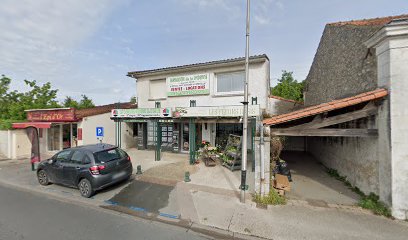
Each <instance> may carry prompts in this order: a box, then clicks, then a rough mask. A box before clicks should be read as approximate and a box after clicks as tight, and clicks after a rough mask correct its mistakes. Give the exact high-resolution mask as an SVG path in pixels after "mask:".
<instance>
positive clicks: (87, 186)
mask: <svg viewBox="0 0 408 240" xmlns="http://www.w3.org/2000/svg"><path fill="white" fill-rule="evenodd" d="M78 188H79V192H80V193H81V195H82V197H86V198H89V197H91V196H92V195H93V194H94V191H93V188H92V185H91V182H90V181H89V180H88V179H86V178H84V179H82V180H81V181H79V184H78Z"/></svg>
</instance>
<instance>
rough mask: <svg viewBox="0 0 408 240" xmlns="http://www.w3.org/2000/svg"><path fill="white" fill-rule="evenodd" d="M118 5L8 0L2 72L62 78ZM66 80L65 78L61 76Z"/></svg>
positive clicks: (2, 14)
mask: <svg viewBox="0 0 408 240" xmlns="http://www.w3.org/2000/svg"><path fill="white" fill-rule="evenodd" d="M113 9H115V3H114V1H109V0H86V1H85V0H84V1H74V0H65V1H54V0H35V1H30V0H21V1H15V0H6V1H2V6H1V8H0V29H1V34H0V73H1V74H3V73H4V74H9V75H16V76H19V77H22V78H28V79H32V78H41V80H42V81H50V80H55V81H58V80H57V79H60V78H61V77H60V74H61V73H63V74H66V73H67V72H68V71H69V69H70V65H69V59H71V58H72V57H73V55H81V54H83V55H86V57H89V58H92V57H94V56H92V55H89V54H87V53H81V52H78V51H76V48H77V47H78V46H79V45H80V44H81V43H83V42H84V41H85V40H87V39H88V38H89V37H90V36H92V35H93V34H94V33H95V32H96V31H97V30H98V29H99V28H100V27H101V25H102V24H103V23H104V21H105V19H106V17H107V16H108V15H109V14H110V13H111V11H112V10H113ZM60 81H62V80H60Z"/></svg>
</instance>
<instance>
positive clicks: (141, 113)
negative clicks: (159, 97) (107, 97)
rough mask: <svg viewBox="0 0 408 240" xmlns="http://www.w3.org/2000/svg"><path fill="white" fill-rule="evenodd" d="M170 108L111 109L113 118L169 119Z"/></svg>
mask: <svg viewBox="0 0 408 240" xmlns="http://www.w3.org/2000/svg"><path fill="white" fill-rule="evenodd" d="M171 115H172V112H171V109H170V108H135V109H112V112H111V117H113V118H149V117H158V118H162V117H171Z"/></svg>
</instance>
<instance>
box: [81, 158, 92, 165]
mask: <svg viewBox="0 0 408 240" xmlns="http://www.w3.org/2000/svg"><path fill="white" fill-rule="evenodd" d="M82 163H83V164H84V165H86V164H91V159H90V158H89V157H88V156H85V158H84V160H83V161H82Z"/></svg>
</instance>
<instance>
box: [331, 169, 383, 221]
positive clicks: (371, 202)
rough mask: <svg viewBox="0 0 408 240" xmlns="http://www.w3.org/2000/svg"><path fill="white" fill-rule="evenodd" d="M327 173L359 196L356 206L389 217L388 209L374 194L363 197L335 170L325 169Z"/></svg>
mask: <svg viewBox="0 0 408 240" xmlns="http://www.w3.org/2000/svg"><path fill="white" fill-rule="evenodd" d="M327 173H328V174H329V175H330V176H331V177H334V178H336V179H337V180H339V181H342V182H343V183H344V185H346V186H347V187H348V188H349V189H351V190H352V191H353V192H355V193H357V194H358V195H360V197H361V199H360V201H359V202H358V205H359V206H360V207H362V208H365V209H369V210H371V211H372V212H373V213H374V214H376V215H382V216H386V217H391V211H390V209H389V208H388V207H387V206H386V205H385V204H384V203H383V202H381V201H380V198H379V197H378V196H377V195H375V194H374V193H370V194H369V195H368V196H367V195H365V194H364V193H363V192H362V191H361V190H360V189H359V188H358V187H353V186H352V185H351V183H350V182H349V181H348V180H347V178H346V177H345V176H341V175H340V174H339V173H338V172H337V170H335V169H332V168H329V169H327Z"/></svg>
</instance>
